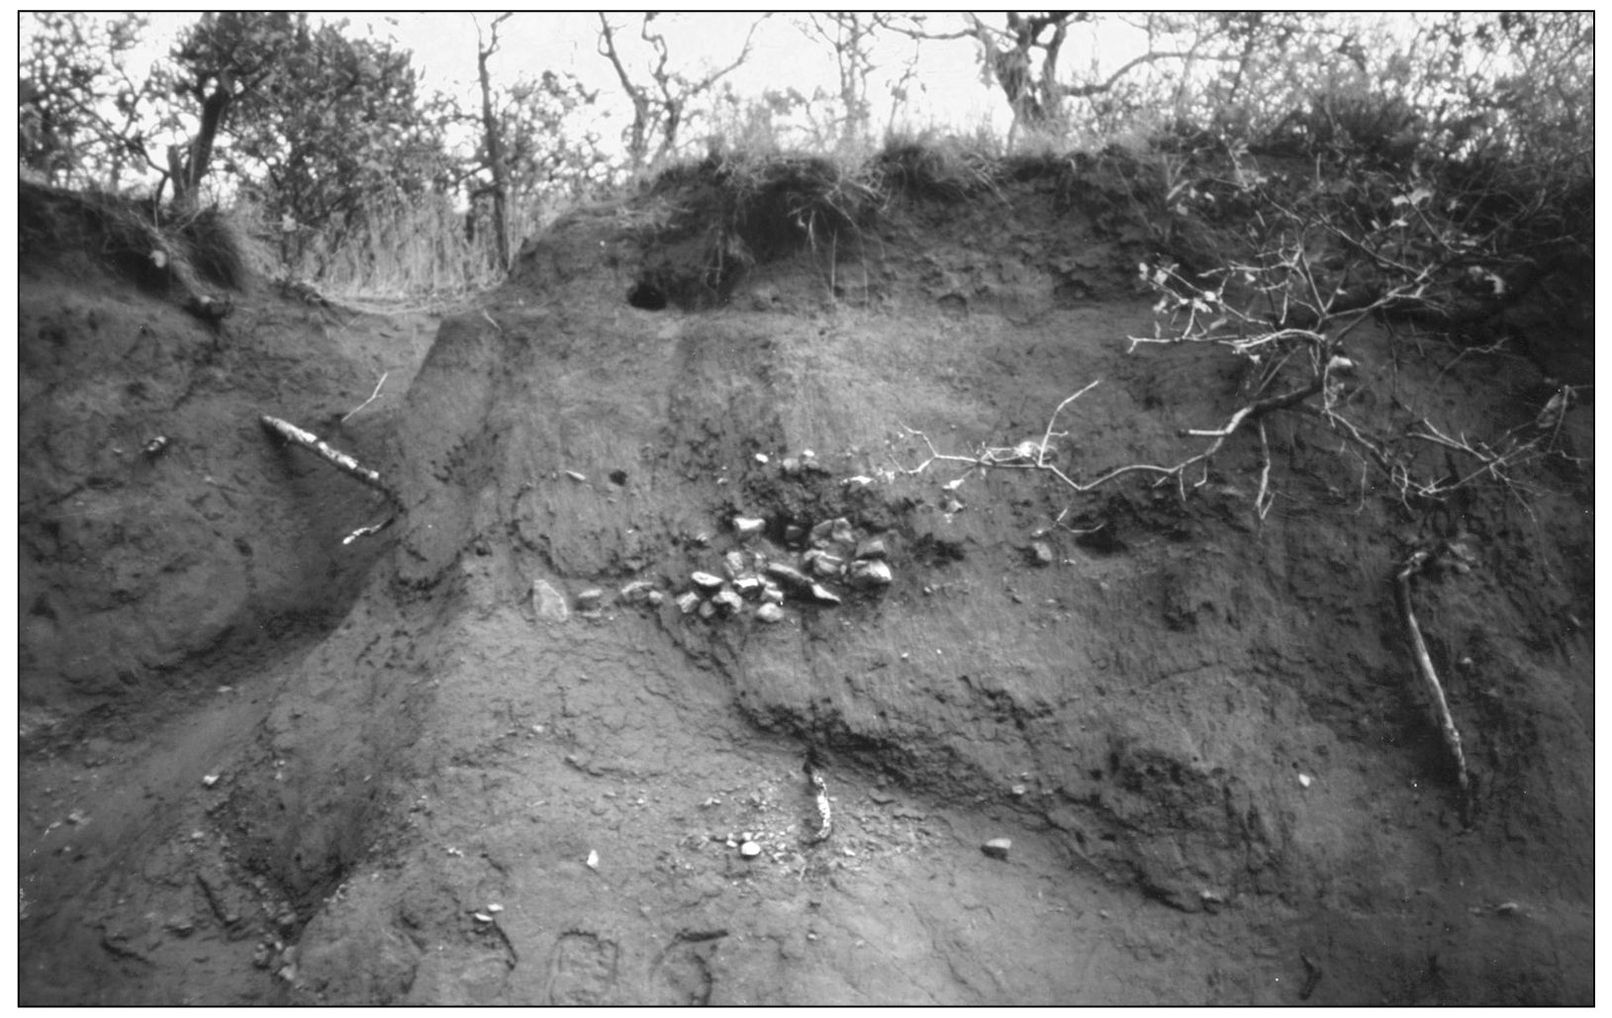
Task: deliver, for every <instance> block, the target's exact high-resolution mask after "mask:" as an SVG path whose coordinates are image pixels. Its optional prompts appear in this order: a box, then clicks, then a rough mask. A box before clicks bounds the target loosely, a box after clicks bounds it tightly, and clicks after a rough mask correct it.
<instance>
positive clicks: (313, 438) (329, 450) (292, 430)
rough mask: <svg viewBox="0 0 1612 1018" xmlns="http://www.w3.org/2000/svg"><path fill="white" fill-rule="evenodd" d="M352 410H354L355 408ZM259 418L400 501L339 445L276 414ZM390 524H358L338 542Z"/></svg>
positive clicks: (398, 502) (388, 521)
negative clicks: (356, 527)
mask: <svg viewBox="0 0 1612 1018" xmlns="http://www.w3.org/2000/svg"><path fill="white" fill-rule="evenodd" d="M381 380H382V381H383V382H384V381H385V380H386V379H385V376H384V375H383V376H382V378H381ZM375 391H376V392H377V393H378V392H379V391H380V386H378V385H377V386H376V387H375ZM370 398H371V399H373V398H374V397H373V396H372V397H370ZM354 412H355V413H356V411H354ZM258 420H259V421H260V422H262V424H263V426H264V427H265V428H267V429H268V430H269V431H272V432H274V434H276V435H278V436H280V437H281V438H283V439H285V440H286V441H287V442H290V443H291V444H293V445H300V446H302V447H303V448H304V449H307V450H308V451H309V452H312V453H314V454H315V455H317V456H318V457H319V458H320V459H322V460H324V461H325V462H326V463H328V464H330V465H331V466H333V467H335V468H336V469H337V470H340V471H341V472H342V473H344V474H346V475H347V476H348V477H352V478H355V479H357V480H358V481H360V482H361V483H363V484H366V485H368V486H369V487H371V488H374V489H375V490H376V491H378V492H380V493H381V494H383V495H385V496H386V498H387V500H388V501H390V502H391V503H392V504H393V505H395V506H400V505H402V501H401V500H400V499H399V498H398V497H397V494H396V493H395V492H393V491H392V489H391V488H389V487H387V486H386V483H385V482H384V481H382V480H381V475H380V473H379V472H377V471H374V470H371V469H369V468H368V467H366V466H364V465H363V464H362V463H360V462H358V460H356V459H354V458H353V457H351V456H349V455H347V454H346V453H344V452H342V451H341V450H340V449H337V448H335V447H334V446H332V445H330V444H329V443H328V442H326V441H324V440H323V439H321V438H320V437H319V436H318V435H315V434H314V433H313V432H311V431H304V430H303V429H302V428H299V427H297V426H296V425H295V424H291V423H289V422H287V421H282V420H281V419H280V418H278V417H271V416H269V415H268V414H262V415H261V416H259V418H258ZM391 524H392V519H391V518H387V519H385V520H383V521H381V522H380V523H376V524H373V525H371V526H367V527H359V528H358V529H357V530H355V531H353V532H352V533H350V534H348V535H347V537H346V538H344V539H343V540H342V542H341V543H342V544H352V543H353V541H354V540H356V539H358V538H360V537H367V536H368V535H370V534H374V533H378V532H380V531H382V530H385V529H386V528H387V527H389V526H391Z"/></svg>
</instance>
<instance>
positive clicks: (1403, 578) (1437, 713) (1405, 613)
mask: <svg viewBox="0 0 1612 1018" xmlns="http://www.w3.org/2000/svg"><path fill="white" fill-rule="evenodd" d="M1428 558H1429V555H1428V553H1427V552H1426V551H1418V552H1416V553H1415V554H1414V555H1412V556H1411V557H1410V558H1408V559H1406V560H1405V563H1404V565H1402V566H1401V567H1400V569H1399V572H1398V573H1397V574H1396V575H1395V578H1394V579H1395V587H1396V589H1397V591H1398V595H1399V614H1400V617H1401V618H1402V619H1403V620H1404V622H1405V631H1406V632H1407V633H1409V634H1410V642H1411V653H1412V656H1413V657H1414V658H1415V660H1416V674H1417V677H1418V678H1419V679H1421V682H1422V685H1423V686H1424V687H1425V689H1426V691H1427V698H1428V700H1429V701H1430V703H1431V705H1432V709H1433V721H1434V723H1435V724H1437V725H1438V728H1439V731H1440V732H1441V733H1442V734H1443V736H1444V745H1445V746H1446V748H1448V749H1449V751H1450V755H1451V757H1453V758H1454V760H1455V776H1456V782H1457V784H1459V785H1460V787H1461V812H1462V814H1463V816H1464V815H1465V814H1466V812H1467V808H1468V806H1469V803H1470V798H1471V793H1472V790H1471V787H1470V785H1469V782H1468V778H1467V769H1466V754H1465V753H1464V752H1463V751H1462V749H1461V733H1460V731H1459V730H1458V729H1457V728H1456V727H1455V718H1453V717H1452V716H1451V715H1450V704H1449V701H1448V700H1447V699H1446V698H1445V696H1444V686H1443V684H1442V683H1440V682H1439V680H1438V673H1437V672H1436V671H1434V670H1433V658H1432V657H1431V656H1430V655H1429V654H1428V653H1427V642H1426V641H1425V640H1423V639H1422V627H1421V626H1419V625H1417V623H1416V614H1415V613H1414V612H1413V611H1412V610H1411V578H1412V577H1414V576H1415V575H1416V574H1417V573H1419V572H1421V571H1422V567H1423V566H1425V565H1427V560H1428Z"/></svg>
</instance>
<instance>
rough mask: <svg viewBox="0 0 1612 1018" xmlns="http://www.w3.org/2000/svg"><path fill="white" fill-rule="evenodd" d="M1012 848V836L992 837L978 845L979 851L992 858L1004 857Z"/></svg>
mask: <svg viewBox="0 0 1612 1018" xmlns="http://www.w3.org/2000/svg"><path fill="white" fill-rule="evenodd" d="M1012 850H1013V839H1012V838H992V839H991V840H990V841H987V842H986V843H985V844H983V845H981V846H980V851H982V852H984V853H985V854H986V855H988V856H990V857H991V858H993V859H1006V858H1007V857H1008V853H1009V852H1011V851H1012Z"/></svg>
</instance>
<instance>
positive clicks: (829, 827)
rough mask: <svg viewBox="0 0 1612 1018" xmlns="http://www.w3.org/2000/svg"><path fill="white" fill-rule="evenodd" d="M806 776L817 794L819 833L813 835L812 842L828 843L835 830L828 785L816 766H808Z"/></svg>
mask: <svg viewBox="0 0 1612 1018" xmlns="http://www.w3.org/2000/svg"><path fill="white" fill-rule="evenodd" d="M806 775H807V777H809V778H810V779H811V782H812V789H813V790H814V791H815V792H816V793H817V831H816V833H815V834H813V835H812V838H811V840H812V842H813V843H816V842H820V841H827V840H828V836H829V834H830V833H831V832H832V831H833V829H834V813H833V810H832V809H830V807H829V804H828V783H827V782H825V781H824V780H823V775H822V774H820V773H819V772H818V770H817V768H816V767H815V766H812V765H807V768H806Z"/></svg>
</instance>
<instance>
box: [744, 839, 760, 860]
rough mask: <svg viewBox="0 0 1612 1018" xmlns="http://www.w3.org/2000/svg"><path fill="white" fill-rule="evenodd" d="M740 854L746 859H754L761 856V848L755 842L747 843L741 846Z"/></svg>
mask: <svg viewBox="0 0 1612 1018" xmlns="http://www.w3.org/2000/svg"><path fill="white" fill-rule="evenodd" d="M739 854H740V855H742V856H744V857H745V858H746V859H754V858H755V857H756V856H758V855H760V854H761V846H760V845H758V844H756V843H755V842H753V841H747V842H745V843H744V844H742V845H740V846H739Z"/></svg>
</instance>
